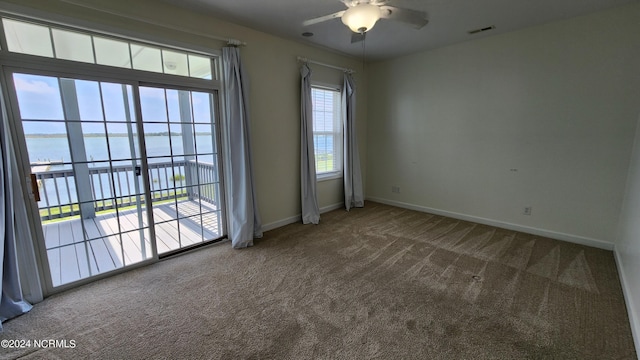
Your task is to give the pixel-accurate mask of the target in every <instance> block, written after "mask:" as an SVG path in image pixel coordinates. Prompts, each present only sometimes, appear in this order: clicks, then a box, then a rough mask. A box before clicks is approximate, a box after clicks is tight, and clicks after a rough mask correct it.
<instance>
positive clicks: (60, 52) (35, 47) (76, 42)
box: [2, 18, 214, 80]
mask: <svg viewBox="0 0 640 360" xmlns="http://www.w3.org/2000/svg"><path fill="white" fill-rule="evenodd" d="M2 25H3V27H4V32H5V37H6V41H7V47H8V49H9V51H11V52H15V53H20V54H29V55H37V56H44V57H50V58H57V59H64V60H72V61H79V62H85V63H90V64H99V65H107V66H114V67H121V68H125V69H134V70H144V71H151V72H156V73H164V74H172V75H179V76H185V77H193V78H199V79H206V80H211V79H212V78H213V75H214V74H213V73H212V71H211V70H212V68H211V58H209V57H207V56H201V55H197V54H194V53H191V52H186V51H178V50H171V49H168V48H162V47H155V46H147V45H146V44H142V43H137V42H134V41H129V40H126V39H114V38H107V37H104V36H99V35H94V34H91V33H88V32H80V31H69V30H65V29H61V28H57V27H53V26H48V25H44V24H34V23H31V22H26V21H21V20H15V19H9V18H3V19H2Z"/></svg>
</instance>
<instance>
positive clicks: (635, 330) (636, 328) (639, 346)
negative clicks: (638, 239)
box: [613, 249, 640, 359]
mask: <svg viewBox="0 0 640 360" xmlns="http://www.w3.org/2000/svg"><path fill="white" fill-rule="evenodd" d="M613 254H614V257H615V259H616V266H617V268H618V274H619V276H620V284H621V285H622V293H623V294H624V302H625V304H626V305H627V314H629V324H630V325H631V334H632V335H633V342H634V343H635V345H636V353H637V355H638V359H640V319H638V314H637V313H636V311H635V309H634V308H633V307H632V306H631V304H633V302H632V299H631V292H630V291H629V290H628V289H629V288H630V286H629V285H627V284H628V282H627V276H626V273H625V271H624V267H622V259H620V255H619V254H618V251H617V249H614V250H613ZM638 300H639V301H640V299H638Z"/></svg>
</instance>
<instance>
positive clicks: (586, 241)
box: [367, 196, 613, 250]
mask: <svg viewBox="0 0 640 360" xmlns="http://www.w3.org/2000/svg"><path fill="white" fill-rule="evenodd" d="M367 200H371V201H375V202H379V203H382V204H387V205H392V206H397V207H401V208H405V209H410V210H416V211H421V212H426V213H430V214H435V215H441V216H447V217H451V218H454V219H459V220H465V221H471V222H475V223H479V224H484V225H490V226H495V227H499V228H503V229H508V230H514V231H520V232H523V233H527V234H533V235H539V236H543V237H548V238H551V239H556V240H562V241H568V242H572V243H575V244H580V245H586V246H591V247H595V248H599V249H604V250H613V243H611V242H609V241H604V240H598V239H592V238H588V237H583V236H578V235H571V234H565V233H561V232H555V231H549V230H544V229H539V228H534V227H529V226H523V225H518V224H512V223H508V222H503V221H498V220H492V219H486V218H482V217H477V216H471V215H465V214H460V213H456V212H451V211H446V210H439V209H434V208H429V207H426V206H420V205H414V204H409V203H404V202H400V201H394V200H388V199H383V198H377V197H370V196H369V197H367Z"/></svg>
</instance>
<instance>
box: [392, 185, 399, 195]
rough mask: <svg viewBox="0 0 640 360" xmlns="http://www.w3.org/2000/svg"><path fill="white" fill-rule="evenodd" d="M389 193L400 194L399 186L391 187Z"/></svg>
mask: <svg viewBox="0 0 640 360" xmlns="http://www.w3.org/2000/svg"><path fill="white" fill-rule="evenodd" d="M391 192H392V193H396V194H400V186H392V187H391Z"/></svg>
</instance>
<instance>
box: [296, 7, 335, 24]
mask: <svg viewBox="0 0 640 360" xmlns="http://www.w3.org/2000/svg"><path fill="white" fill-rule="evenodd" d="M344 12H345V10H343V11H338V12H337V13H333V14H329V15H325V16H320V17H317V18H315V19H309V20H305V21H304V22H303V23H302V26H309V25H313V24H317V23H321V22H323V21H328V20H332V19H335V18H339V17H342V14H344Z"/></svg>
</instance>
